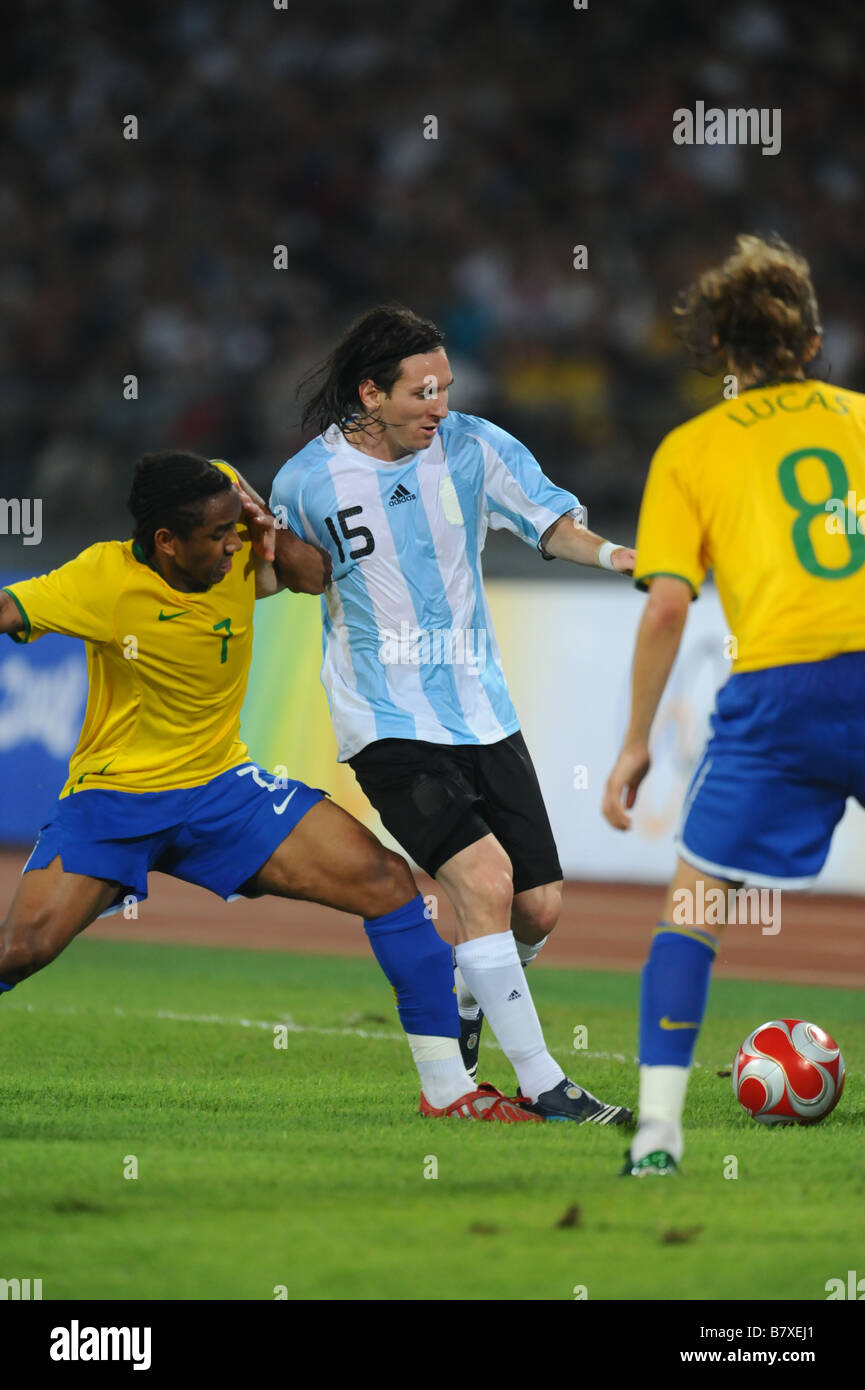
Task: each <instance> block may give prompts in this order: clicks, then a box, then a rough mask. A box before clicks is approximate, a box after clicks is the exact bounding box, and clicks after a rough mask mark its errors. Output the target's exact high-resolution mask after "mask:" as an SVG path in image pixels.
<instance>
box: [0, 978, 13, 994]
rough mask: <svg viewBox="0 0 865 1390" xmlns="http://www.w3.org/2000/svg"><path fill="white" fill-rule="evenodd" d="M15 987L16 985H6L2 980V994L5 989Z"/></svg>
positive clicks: (0, 988)
mask: <svg viewBox="0 0 865 1390" xmlns="http://www.w3.org/2000/svg"><path fill="white" fill-rule="evenodd" d="M14 988H15V986H14V985H4V983H3V981H2V980H0V994H2V993H3V992H4V991H5V990H9V989H14Z"/></svg>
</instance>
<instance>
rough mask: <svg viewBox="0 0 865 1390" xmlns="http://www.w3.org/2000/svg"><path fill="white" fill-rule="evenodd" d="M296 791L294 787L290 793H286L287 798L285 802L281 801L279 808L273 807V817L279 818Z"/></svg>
mask: <svg viewBox="0 0 865 1390" xmlns="http://www.w3.org/2000/svg"><path fill="white" fill-rule="evenodd" d="M296 791H297V787H295V788H294V790H293V791H290V792H289V793H288V796H287V797H286V798H285V800H284V801H283V803H282V805H281V806H274V808H273V814H274V815H275V816H281V815H282V813H283V811H284V810H285V808H286V806H287V805H288V803H289V801H290V800H291V798H292V797H293V796H294V793H295V792H296Z"/></svg>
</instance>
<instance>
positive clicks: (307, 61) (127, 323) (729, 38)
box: [0, 0, 865, 573]
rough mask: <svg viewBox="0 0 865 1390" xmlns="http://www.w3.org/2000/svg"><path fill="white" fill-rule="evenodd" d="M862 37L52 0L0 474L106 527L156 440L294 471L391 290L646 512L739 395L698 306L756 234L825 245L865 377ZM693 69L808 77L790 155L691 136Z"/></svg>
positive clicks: (498, 398)
mask: <svg viewBox="0 0 865 1390" xmlns="http://www.w3.org/2000/svg"><path fill="white" fill-rule="evenodd" d="M863 35H865V19H863V14H862V13H861V12H860V6H859V4H858V0H851V3H850V4H849V5H847V4H844V3H838V4H834V5H830V6H829V8H828V9H827V8H826V7H825V6H824V7H819V6H813V5H812V4H810V3H809V4H804V3H793V0H741V2H740V0H734V3H732V4H727V5H715V4H703V5H701V4H695V3H693V0H688V3H682V2H681V0H665V2H664V3H663V4H659V3H657V0H628V3H624V0H623V3H620V4H606V5H604V4H600V3H599V4H597V5H596V4H595V3H594V0H591V4H590V7H589V9H588V10H586V11H575V10H574V9H573V8H572V7H571V6H570V4H569V3H566V0H561V3H549V0H545V2H544V3H533V0H501V2H500V3H487V0H436V3H433V4H427V3H421V0H418V2H417V3H403V4H401V5H399V4H395V3H393V0H365V3H364V4H363V5H359V4H357V3H356V0H320V3H312V0H306V3H303V4H294V3H289V4H288V6H287V8H286V9H276V8H274V6H273V4H272V0H258V3H254V4H253V3H250V4H243V5H237V4H236V3H234V0H186V2H185V3H182V4H178V3H165V2H164V0H152V3H149V4H148V5H147V6H146V7H142V8H140V9H139V8H131V9H130V8H127V7H125V6H118V5H116V3H106V0H27V2H26V3H23V4H22V5H21V6H20V7H19V8H18V11H17V16H16V18H15V20H14V28H13V30H12V33H11V35H9V36H8V37H7V42H6V45H5V52H4V56H3V58H2V68H3V72H4V83H3V95H2V109H3V116H4V126H5V137H4V144H5V159H4V163H3V170H2V176H0V235H2V244H3V247H4V255H3V258H2V263H0V303H2V328H0V362H2V373H0V435H2V451H3V483H2V487H0V492H2V493H3V494H4V495H5V496H11V495H19V496H30V497H32V496H41V497H42V498H44V500H45V508H46V520H45V528H46V537H48V536H50V535H54V536H56V535H57V534H58V532H60V533H61V534H62V528H63V527H64V526H66V527H67V528H69V529H71V528H74V529H75V530H76V532H77V533H78V535H79V537H80V527H81V524H82V523H86V526H87V534H88V535H92V536H93V538H94V539H95V538H96V535H97V534H98V535H110V534H112V533H116V531H117V527H118V526H120V527H122V528H123V529H124V530H125V528H126V525H127V523H126V521H125V519H123V518H124V516H125V514H124V510H123V501H124V498H125V491H126V477H127V476H128V474H127V468H128V465H129V464H130V463H131V462H132V461H133V460H134V458H135V457H136V456H137V455H138V454H139V453H141V452H143V451H145V450H147V449H152V448H160V447H164V446H166V445H169V444H176V445H179V446H182V447H187V448H192V449H195V450H198V451H202V452H204V453H208V454H210V455H217V454H218V455H220V456H224V457H227V458H230V459H232V460H233V461H234V462H236V463H237V464H238V465H239V466H240V467H241V468H243V469H244V470H245V471H247V472H248V474H249V476H250V477H251V478H252V479H253V480H255V481H257V482H258V483H259V484H260V485H261V486H263V487H266V486H267V485H268V482H269V480H270V478H271V477H272V476H273V474H274V472H275V471H276V469H277V468H278V466H279V465H280V464H281V462H282V461H283V460H284V459H285V458H286V457H287V456H288V455H289V454H290V453H292V452H293V451H294V450H295V449H296V448H297V447H299V444H300V443H301V441H302V436H301V435H300V433H299V431H298V425H297V417H298V412H297V406H296V402H295V388H296V385H297V382H298V380H299V378H300V376H301V375H302V374H303V372H304V371H305V370H306V369H307V368H308V367H309V366H310V365H311V364H313V363H314V362H315V361H317V360H318V359H319V358H320V357H322V356H323V355H324V354H325V353H326V351H327V350H328V348H329V346H330V344H331V343H332V341H333V339H334V338H335V336H336V335H337V334H338V333H339V332H340V330H341V328H342V327H343V325H344V324H345V323H346V322H347V321H348V320H349V319H350V318H352V317H353V316H355V315H356V314H357V313H359V312H361V311H363V310H364V309H365V308H367V307H368V306H369V305H371V304H373V303H376V302H378V301H381V300H386V299H396V300H399V301H402V302H404V303H407V304H409V305H411V306H412V307H413V308H415V309H417V310H418V311H419V312H421V313H425V314H427V315H429V316H431V317H433V318H434V319H436V320H437V321H439V322H441V323H442V325H443V326H444V328H445V330H446V332H447V345H448V347H449V350H450V353H451V358H452V361H453V364H454V367H455V371H456V378H457V384H456V386H455V388H454V391H453V400H452V402H451V403H452V405H453V407H454V408H457V409H463V410H468V411H469V412H471V413H477V414H485V415H488V416H489V417H490V418H492V419H494V420H496V421H497V422H498V423H500V424H502V425H504V426H505V427H506V428H508V429H510V430H511V431H513V432H514V433H515V434H517V435H518V436H519V437H520V438H521V439H523V440H524V441H525V442H526V443H527V444H528V445H529V446H530V447H531V448H532V449H533V451H534V452H535V453H536V455H537V456H538V457H539V459H540V460H541V462H542V463H543V465H544V467H545V469H546V471H547V472H548V473H550V475H551V476H552V477H553V478H554V479H555V480H556V481H558V482H560V483H561V484H563V485H564V486H567V487H571V488H573V489H574V490H575V491H576V492H577V494H578V495H579V496H580V498H581V500H583V501H585V502H586V503H587V505H588V508H589V521H590V524H591V525H593V526H595V527H597V528H598V529H602V530H606V531H607V532H608V533H609V532H610V531H615V533H616V535H617V536H619V537H620V538H621V539H622V540H623V541H624V540H626V539H628V538H629V537H630V536H632V535H633V529H634V523H635V518H636V511H637V506H638V502H639V496H640V490H641V485H642V482H643V478H644V476H645V471H646V467H647V464H648V460H649V458H650V456H651V453H652V451H653V449H654V447H655V445H656V444H657V442H658V441H659V439H660V437H661V436H662V435H663V433H664V432H665V431H666V430H668V429H670V428H671V427H672V426H673V425H675V424H676V423H678V422H679V421H680V420H682V419H685V418H687V416H689V415H690V414H693V413H694V411H695V410H696V409H698V408H700V407H701V405H702V404H706V403H709V402H710V401H713V400H715V399H717V398H718V392H719V389H720V388H719V383H718V382H717V381H715V382H706V381H705V379H703V378H696V377H695V375H694V374H693V373H691V372H690V371H688V370H687V369H686V368H685V366H684V363H683V359H682V355H681V352H680V350H679V348H678V346H677V344H676V342H675V340H674V338H673V336H672V332H671V320H670V313H669V308H670V303H671V300H672V298H673V295H674V292H675V291H676V289H677V288H678V287H679V286H680V285H681V284H682V283H683V281H684V280H685V279H687V278H689V277H690V275H691V274H692V273H693V272H695V271H696V270H697V269H699V268H702V266H704V265H705V264H706V263H707V260H708V258H709V257H711V256H713V255H715V254H716V253H718V252H722V251H725V250H726V249H727V247H728V244H729V242H730V241H731V239H732V237H733V235H734V233H735V232H737V231H740V230H754V229H756V230H769V229H772V228H774V229H777V230H778V231H780V232H781V233H782V234H783V235H785V236H786V237H787V238H788V239H789V240H791V241H792V242H793V243H794V244H795V245H796V246H797V247H799V248H800V249H802V250H803V251H804V252H805V253H806V254H807V255H808V256H809V258H810V260H811V263H812V267H813V271H814V276H815V282H816V286H817V290H818V296H819V299H820V304H821V310H822V315H823V322H824V325H825V329H826V338H825V348H824V352H823V356H822V358H821V360H820V362H819V364H818V365H817V368H816V372H815V374H817V375H825V374H827V373H828V374H829V375H830V376H831V378H832V379H833V380H836V381H838V382H839V383H842V384H844V385H848V386H852V387H854V388H859V389H863V388H865V352H863V320H865V299H863V294H862V280H863V272H862V257H863V250H862V221H863V202H865V184H863V170H865V121H863V119H862V115H863V98H862V84H861V70H860V69H861V64H860V60H859V55H860V52H861V42H860V41H861V39H862V37H863ZM698 99H699V100H703V101H705V102H706V104H707V105H719V106H721V107H724V108H726V107H728V106H757V107H760V106H769V107H780V108H781V111H782V121H783V125H782V148H781V153H780V155H778V156H777V157H775V158H772V157H765V156H762V155H761V153H760V150H759V149H758V148H741V147H707V146H704V147H690V148H688V147H678V146H676V145H674V144H673V140H672V128H673V119H672V113H673V111H674V110H675V109H676V108H677V107H681V106H690V107H692V108H693V105H694V103H695V101H697V100H698ZM127 115H135V116H136V117H137V120H138V139H137V140H127V139H124V138H123V118H124V117H125V116H127ZM428 116H435V117H436V119H437V122H438V131H437V136H438V138H437V139H425V138H424V122H425V118H426V117H428ZM427 129H429V123H427ZM280 244H282V245H285V246H286V247H287V249H288V268H287V269H285V270H277V269H275V268H274V264H273V248H274V246H275V245H280ZM578 244H584V245H586V247H587V248H588V269H585V270H577V269H575V268H574V266H573V248H574V246H575V245H578ZM128 374H135V375H136V376H137V377H138V382H139V387H138V390H139V395H138V399H137V400H126V399H124V395H123V378H124V377H126V376H127V375H128ZM6 553H7V555H8V551H7V552H6ZM27 558H28V559H30V558H32V557H30V556H28V557H27ZM549 568H552V567H549ZM547 569H548V567H546V566H542V565H541V566H537V570H538V572H539V573H542V572H544V571H545V570H547Z"/></svg>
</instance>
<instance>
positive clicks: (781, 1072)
mask: <svg viewBox="0 0 865 1390" xmlns="http://www.w3.org/2000/svg"><path fill="white" fill-rule="evenodd" d="M843 1090H844V1058H843V1057H842V1056H841V1050H840V1048H839V1047H838V1044H837V1043H836V1042H835V1039H834V1038H830V1036H829V1034H828V1033H824V1031H823V1029H822V1028H818V1027H817V1025H816V1023H805V1022H804V1020H803V1019H800V1018H776V1019H773V1020H772V1021H771V1022H770V1023H761V1024H760V1027H759V1028H755V1029H754V1031H753V1033H752V1034H751V1035H750V1037H748V1038H746V1039H745V1041H744V1042H743V1043H742V1046H741V1047H740V1048H739V1051H738V1053H737V1054H736V1060H735V1062H734V1063H733V1094H734V1095H735V1097H736V1099H737V1100H738V1102H739V1104H740V1105H741V1106H742V1108H743V1109H744V1110H747V1112H748V1114H749V1115H751V1116H752V1117H753V1118H754V1119H755V1120H759V1122H760V1124H761V1125H813V1124H816V1123H817V1121H818V1120H823V1119H825V1118H826V1116H827V1115H828V1114H829V1112H830V1111H831V1110H834V1108H835V1106H836V1105H837V1103H838V1101H839V1100H840V1099H841V1092H842V1091H843Z"/></svg>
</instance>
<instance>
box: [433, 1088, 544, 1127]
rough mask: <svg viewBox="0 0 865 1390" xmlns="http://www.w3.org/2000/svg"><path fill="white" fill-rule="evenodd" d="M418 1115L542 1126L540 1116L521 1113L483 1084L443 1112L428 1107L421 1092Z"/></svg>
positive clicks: (452, 1103) (494, 1089) (496, 1092)
mask: <svg viewBox="0 0 865 1390" xmlns="http://www.w3.org/2000/svg"><path fill="white" fill-rule="evenodd" d="M420 1113H421V1115H424V1116H426V1117H429V1116H432V1117H433V1118H435V1119H444V1118H446V1117H447V1116H450V1115H454V1116H456V1117H457V1118H458V1119H461V1120H499V1121H500V1122H501V1123H502V1124H506V1125H510V1124H521V1123H522V1122H523V1121H524V1120H534V1121H535V1122H540V1123H541V1124H543V1123H544V1117H543V1115H533V1114H532V1113H531V1111H529V1110H525V1109H523V1107H522V1106H521V1105H518V1104H517V1102H516V1101H515V1100H511V1099H510V1098H509V1097H508V1096H506V1095H504V1094H503V1092H501V1091H499V1090H497V1089H496V1087H495V1086H491V1085H490V1083H489V1082H488V1081H484V1082H482V1083H481V1085H480V1086H478V1089H477V1090H476V1091H468V1092H467V1093H466V1094H465V1095H464V1096H460V1097H459V1100H455V1101H452V1102H451V1104H450V1105H447V1106H445V1108H444V1109H443V1110H437V1109H436V1108H435V1106H433V1105H430V1103H429V1101H428V1100H427V1098H426V1096H425V1095H424V1093H423V1091H421V1096H420Z"/></svg>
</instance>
